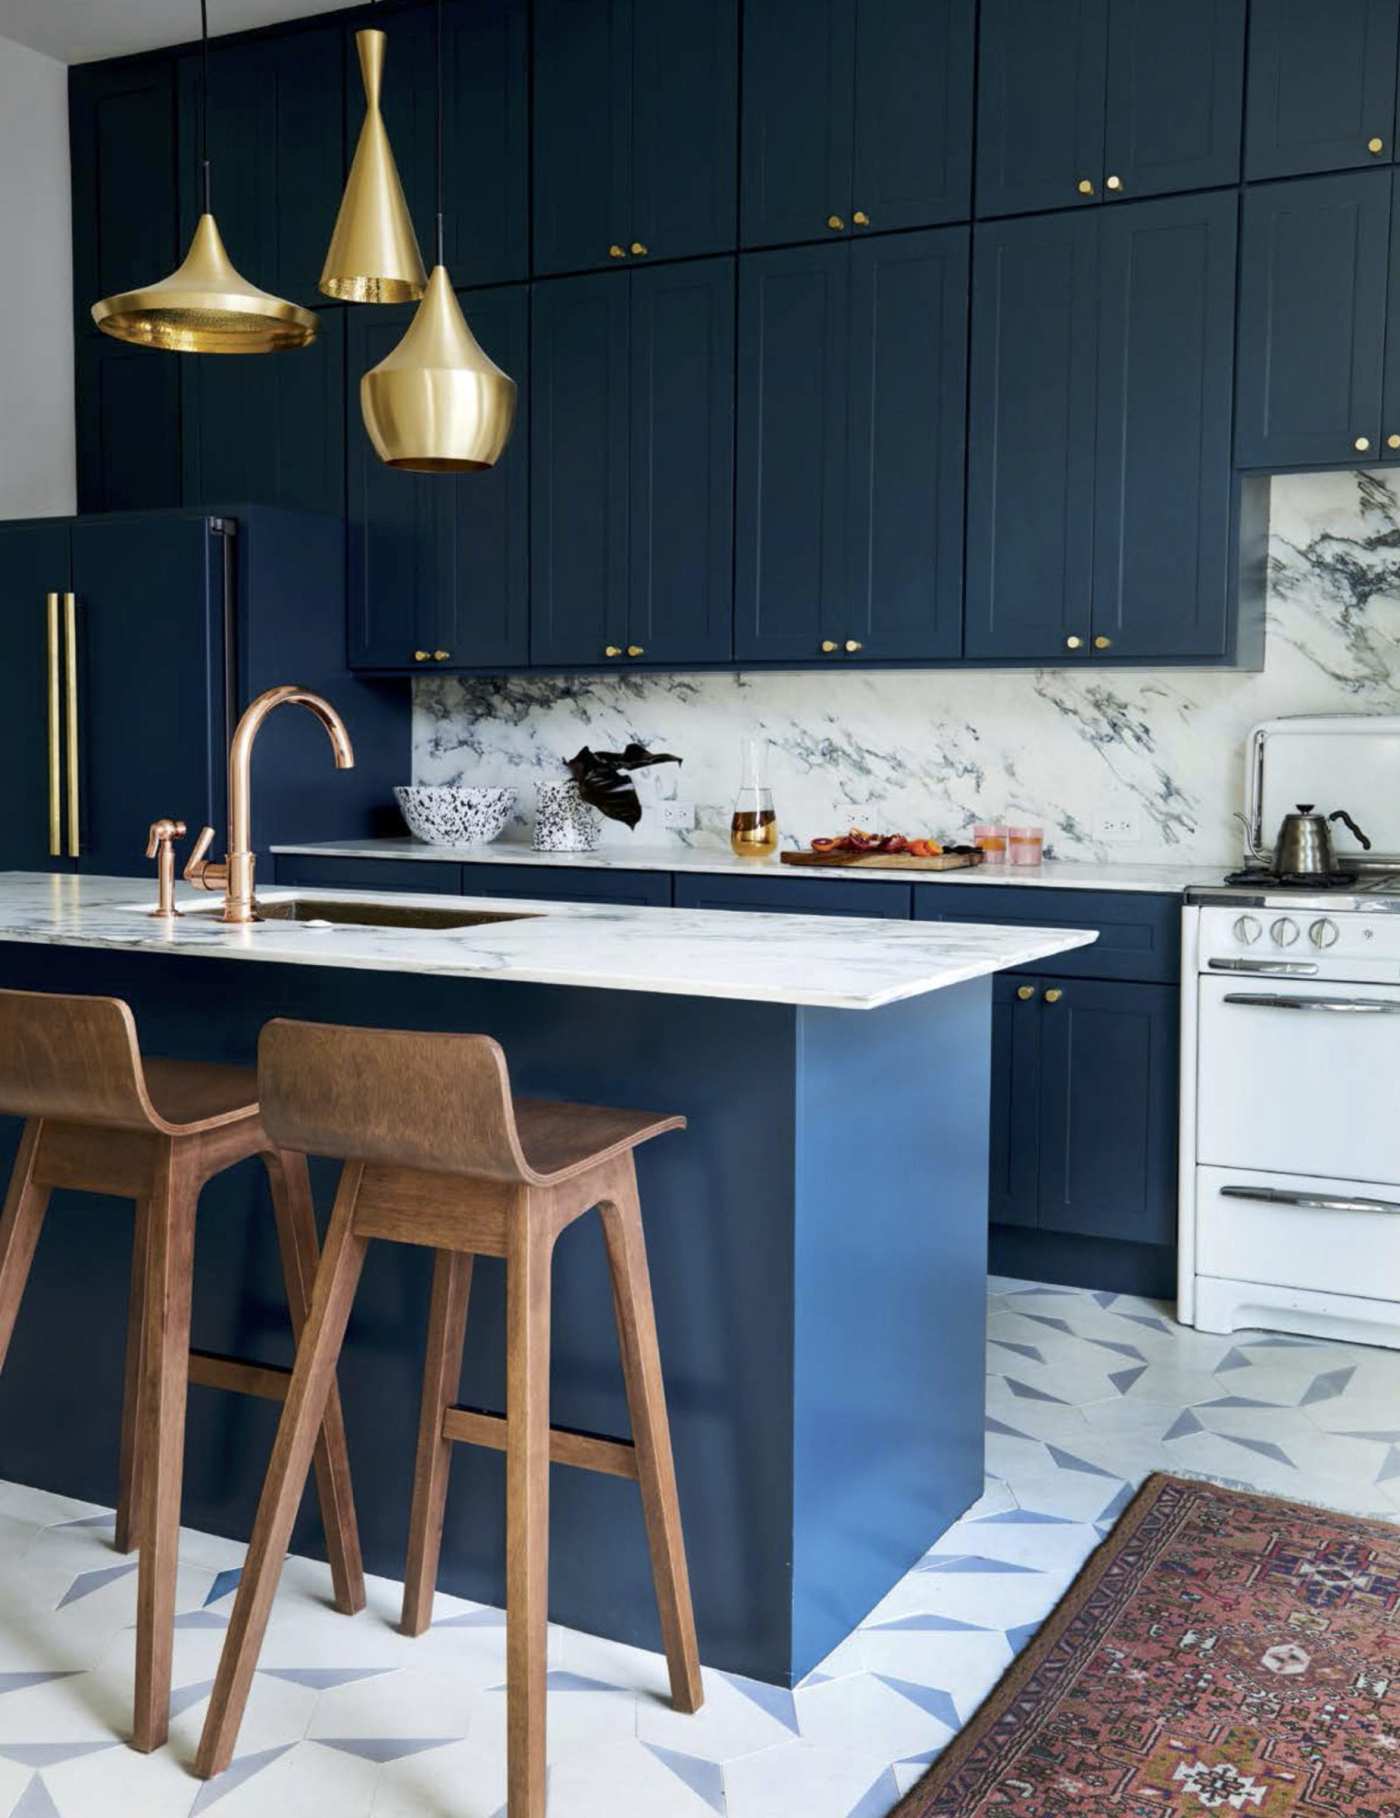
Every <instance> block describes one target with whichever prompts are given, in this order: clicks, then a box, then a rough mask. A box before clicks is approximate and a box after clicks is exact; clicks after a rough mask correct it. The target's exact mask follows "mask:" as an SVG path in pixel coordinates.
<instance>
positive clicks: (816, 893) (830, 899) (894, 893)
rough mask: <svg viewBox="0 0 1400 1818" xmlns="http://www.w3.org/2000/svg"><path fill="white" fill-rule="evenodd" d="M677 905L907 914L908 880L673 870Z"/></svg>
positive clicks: (890, 916)
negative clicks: (853, 880) (889, 881)
mask: <svg viewBox="0 0 1400 1818" xmlns="http://www.w3.org/2000/svg"><path fill="white" fill-rule="evenodd" d="M676 907H677V909H747V910H750V911H751V912H753V913H756V914H758V915H864V916H876V917H878V918H880V919H881V920H883V921H893V922H907V921H908V920H909V886H908V885H907V884H886V883H870V884H843V883H841V882H840V881H839V880H838V879H835V878H818V877H793V876H792V875H791V874H784V873H782V872H779V871H769V872H766V873H765V874H764V875H763V876H761V877H718V876H717V877H708V876H706V875H705V874H704V873H703V872H685V871H681V872H677V874H676Z"/></svg>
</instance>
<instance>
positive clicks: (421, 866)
mask: <svg viewBox="0 0 1400 1818" xmlns="http://www.w3.org/2000/svg"><path fill="white" fill-rule="evenodd" d="M273 866H274V872H273V875H274V876H275V877H276V879H277V883H278V885H279V887H281V886H284V885H287V884H295V885H298V886H299V887H301V888H309V889H312V890H418V891H426V892H427V894H428V895H430V896H438V895H440V896H457V895H459V894H460V893H461V889H462V867H461V866H460V865H453V864H449V863H447V862H446V861H445V860H438V859H354V858H312V857H310V856H308V855H307V854H306V853H301V852H280V853H278V854H277V855H276V856H275V858H274V859H273Z"/></svg>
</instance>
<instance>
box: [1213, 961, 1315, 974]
mask: <svg viewBox="0 0 1400 1818" xmlns="http://www.w3.org/2000/svg"><path fill="white" fill-rule="evenodd" d="M1206 965H1207V966H1208V967H1209V969H1210V970H1211V971H1212V972H1261V973H1266V974H1270V975H1272V976H1274V977H1283V978H1315V977H1316V976H1317V961H1316V960H1251V959H1213V960H1207V961H1206Z"/></svg>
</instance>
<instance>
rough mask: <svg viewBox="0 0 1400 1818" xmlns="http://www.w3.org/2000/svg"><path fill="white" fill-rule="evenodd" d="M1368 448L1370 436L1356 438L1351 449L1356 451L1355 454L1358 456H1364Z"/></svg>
mask: <svg viewBox="0 0 1400 1818" xmlns="http://www.w3.org/2000/svg"><path fill="white" fill-rule="evenodd" d="M1370 446H1371V438H1370V436H1358V437H1357V438H1356V440H1355V441H1354V442H1353V443H1352V447H1353V448H1354V449H1355V450H1356V452H1357V453H1358V454H1365V452H1366V450H1367V449H1368V448H1369V447H1370Z"/></svg>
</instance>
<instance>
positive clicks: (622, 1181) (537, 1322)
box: [195, 1021, 703, 1818]
mask: <svg viewBox="0 0 1400 1818" xmlns="http://www.w3.org/2000/svg"><path fill="white" fill-rule="evenodd" d="M258 1068H259V1088H260V1092H261V1097H262V1110H263V1118H264V1121H265V1123H266V1126H267V1129H268V1131H269V1133H270V1134H271V1135H272V1136H273V1138H274V1140H275V1141H276V1142H277V1143H279V1144H280V1145H281V1146H282V1147H284V1148H289V1149H293V1150H299V1151H301V1152H303V1153H306V1154H317V1155H333V1156H338V1157H340V1158H342V1159H343V1160H344V1162H345V1168H344V1171H343V1173H342V1175H341V1181H340V1191H339V1193H338V1195H337V1197H336V1203H335V1211H334V1213H333V1214H332V1217H331V1226H330V1231H329V1233H328V1234H327V1237H326V1248H325V1253H324V1255H323V1257H322V1259H321V1267H320V1269H319V1271H318V1273H317V1276H316V1292H315V1298H314V1301H313V1304H312V1310H311V1319H310V1323H309V1324H308V1326H307V1328H306V1332H305V1335H304V1336H303V1338H302V1341H301V1343H300V1345H299V1346H298V1348H297V1361H296V1368H295V1370H294V1371H293V1373H292V1385H291V1388H290V1390H289V1391H288V1394H287V1400H286V1405H285V1407H284V1408H283V1412H282V1422H281V1426H280V1427H279V1429H278V1433H277V1443H276V1445H275V1446H274V1448H273V1453H272V1462H271V1464H270V1466H269V1468H268V1475H267V1482H266V1484H265V1485H264V1487H263V1494H262V1501H261V1503H260V1504H259V1507H258V1515H257V1521H256V1523H255V1525H254V1528H253V1539H252V1544H251V1546H250V1547H249V1550H248V1559H247V1563H246V1565H245V1567H244V1571H243V1579H242V1582H241V1584H240V1585H239V1588H238V1598H237V1601H236V1603H235V1605H234V1611H233V1618H232V1621H231V1622H230V1624H229V1631H228V1637H227V1640H226V1641H225V1643H224V1651H223V1657H222V1659H221V1660H220V1662H219V1675H218V1679H217V1680H216V1682H215V1685H214V1692H213V1697H212V1699H211V1701H210V1706H209V1713H208V1717H207V1719H206V1722H205V1726H204V1735H203V1738H202V1739H201V1742H200V1747H199V1756H198V1761H197V1764H196V1770H195V1771H196V1772H197V1773H199V1774H201V1775H203V1776H204V1777H205V1778H208V1777H209V1776H211V1775H213V1774H217V1773H220V1772H222V1770H223V1769H224V1768H226V1767H227V1766H228V1764H229V1761H230V1760H231V1758H232V1755H233V1747H234V1742H235V1740H236V1738H237V1735H238V1727H239V1724H240V1722H241V1721H242V1716H243V1707H244V1704H245V1702H246V1700H247V1696H248V1688H249V1686H250V1684H251V1682H252V1677H253V1673H254V1670H255V1668H256V1666H257V1658H258V1651H259V1649H260V1647H261V1645H262V1638H263V1634H264V1631H265V1629H266V1627H267V1619H268V1615H269V1612H270V1610H271V1607H272V1600H273V1596H274V1595H275V1593H276V1589H277V1580H278V1576H279V1574H280V1572H281V1569H282V1560H283V1557H284V1555H285V1553H286V1550H287V1543H288V1540H289V1539H290V1536H291V1530H292V1520H293V1516H294V1514H295V1512H296V1507H297V1503H298V1502H299V1500H300V1497H301V1491H302V1485H303V1483H304V1481H305V1478H306V1472H307V1468H308V1465H309V1462H310V1458H311V1450H312V1445H313V1443H314V1440H315V1435H316V1429H317V1425H318V1423H319V1422H320V1419H321V1413H322V1409H323V1408H324V1407H325V1404H326V1396H327V1393H328V1392H329V1388H330V1384H331V1382H332V1380H333V1372H334V1370H335V1366H336V1360H337V1358H338V1356H339V1354H340V1347H341V1344H342V1341H343V1339H344V1336H345V1327H346V1323H347V1321H348V1319H349V1316H350V1306H351V1302H352V1301H353V1299H354V1296H355V1288H356V1285H357V1283H358V1281H359V1276H360V1269H361V1267H362V1265H363V1262H364V1256H365V1249H366V1246H367V1243H368V1240H369V1239H370V1238H376V1237H378V1238H388V1239H390V1240H391V1241H393V1242H397V1243H411V1244H425V1245H428V1246H429V1247H430V1248H432V1249H434V1250H435V1251H436V1252H437V1257H436V1262H435V1265H434V1274H433V1293H432V1305H431V1310H430V1313H429V1318H428V1355H427V1369H426V1374H425V1381H424V1393H423V1406H422V1414H421V1419H420V1424H419V1435H418V1463H417V1473H416V1477H415V1482H414V1493H413V1512H412V1517H411V1522H410V1527H411V1533H410V1542H409V1561H408V1571H407V1582H406V1585H405V1589H404V1606H403V1628H404V1630H405V1631H406V1632H407V1633H409V1634H412V1635H417V1634H421V1632H422V1631H423V1630H424V1629H425V1628H426V1627H427V1626H428V1623H429V1621H430V1619H431V1612H432V1601H433V1588H434V1584H435V1581H436V1578H437V1566H438V1554H439V1550H440V1546H441V1540H442V1525H443V1511H444V1505H445V1499H446V1494H447V1468H448V1461H449V1458H450V1456H451V1449H452V1445H453V1442H454V1441H466V1442H469V1443H471V1444H474V1445H486V1446H492V1447H495V1448H496V1449H498V1450H504V1451H505V1453H506V1458H507V1463H506V1525H507V1542H506V1678H507V1693H506V1697H507V1778H508V1788H509V1791H508V1810H509V1812H510V1814H511V1818H542V1814H543V1812H544V1787H545V1646H546V1627H547V1606H548V1588H549V1587H548V1564H549V1466H550V1464H551V1462H553V1463H555V1464H572V1465H582V1466H584V1467H585V1468H587V1469H589V1470H594V1471H605V1472H609V1473H611V1474H612V1475H614V1476H619V1477H631V1478H635V1479H636V1480H637V1482H638V1483H639V1485H640V1488H641V1494H642V1506H643V1510H644V1513H645V1517H646V1526H647V1537H648V1542H649V1544H650V1548H651V1560H652V1572H653V1576H654V1578H655V1582H656V1595H657V1602H658V1604H659V1606H660V1613H661V1632H662V1637H663V1640H664V1642H665V1647H666V1660H667V1664H668V1667H669V1669H670V1676H671V1701H672V1703H673V1704H674V1705H675V1707H676V1708H677V1709H678V1710H682V1711H696V1710H698V1709H699V1708H700V1704H701V1701H702V1699H703V1692H702V1689H701V1683H700V1661H699V1656H698V1654H697V1651H696V1645H695V1620H694V1616H693V1614H692V1611H691V1604H690V1583H689V1579H688V1577H687V1575H686V1564H685V1546H684V1542H683V1540H682V1538H681V1520H680V1509H679V1505H678V1502H677V1498H676V1478H675V1469H674V1466H673V1464H672V1459H671V1436H670V1429H669V1427H668V1424H667V1419H666V1400H665V1394H664V1391H663V1388H662V1381H661V1359H660V1354H659V1352H658V1350H657V1343H656V1321H655V1317H654V1315H653V1312H652V1300H651V1284H650V1280H649V1278H648V1273H647V1260H646V1247H645V1241H644V1237H643V1232H642V1220H641V1206H640V1202H639V1200H638V1197H637V1175H636V1168H635V1166H634V1163H633V1157H632V1151H633V1150H634V1149H635V1148H636V1147H637V1145H638V1144H639V1143H644V1142H646V1141H648V1140H649V1139H650V1138H651V1137H653V1136H659V1135H661V1133H662V1132H663V1131H666V1130H679V1129H683V1128H684V1124H685V1120H684V1118H680V1117H658V1116H655V1115H653V1114H652V1113H649V1112H644V1111H613V1110H602V1109H597V1108H595V1107H593V1106H590V1105H570V1104H554V1103H549V1102H544V1101H539V1100H530V1099H514V1100H513V1099H512V1097H511V1090H510V1079H509V1076H508V1074H507V1071H506V1062H505V1056H504V1054H503V1053H502V1052H501V1049H500V1047H499V1046H498V1044H497V1043H496V1042H494V1041H492V1040H491V1039H490V1038H489V1037H488V1036H484V1035H419V1034H411V1033H407V1032H398V1031H388V1030H373V1029H345V1028H335V1027H331V1026H328V1025H324V1024H314V1023H296V1022H286V1021H277V1022H272V1023H269V1024H268V1025H267V1027H266V1028H265V1029H264V1030H263V1033H262V1040H261V1044H260V1046H259V1051H258ZM594 1206H597V1208H598V1210H599V1212H600V1213H601V1215H602V1220H603V1232H604V1237H605V1239H606V1243H607V1252H608V1261H609V1266H610V1269H611V1272H612V1283H613V1299H614V1311H615V1314H616V1318H617V1328H618V1336H619V1340H620V1344H621V1350H622V1364H623V1374H624V1378H625V1381H626V1387H627V1400H628V1406H629V1409H630V1411H631V1417H632V1431H633V1439H632V1441H631V1442H630V1443H629V1442H625V1441H620V1440H613V1439H598V1438H594V1437H592V1436H591V1435H587V1434H581V1433H574V1432H570V1431H566V1430H564V1429H562V1428H555V1427H551V1426H550V1424H549V1315H550V1272H551V1267H552V1259H553V1252H554V1245H555V1241H556V1239H557V1238H558V1236H559V1234H560V1232H561V1231H562V1230H563V1229H564V1228H565V1226H566V1225H569V1224H571V1223H572V1222H573V1221H574V1220H575V1219H576V1218H578V1217H580V1216H581V1215H582V1214H583V1213H584V1212H587V1211H588V1210H590V1208H592V1207H594ZM474 1255H485V1256H501V1257H504V1258H505V1262H506V1333H507V1364H506V1413H505V1416H504V1417H502V1416H500V1415H491V1414H480V1413H475V1412H469V1411H468V1410H466V1409H461V1408H454V1407H453V1405H452V1404H453V1402H454V1400H455V1399H456V1392H457V1382H458V1378H459V1376H460V1374H461V1368H462V1348H463V1343H464V1340H465V1336H466V1320H467V1295H468V1289H469V1287H470V1284H471V1270H472V1257H473V1256H474Z"/></svg>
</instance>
